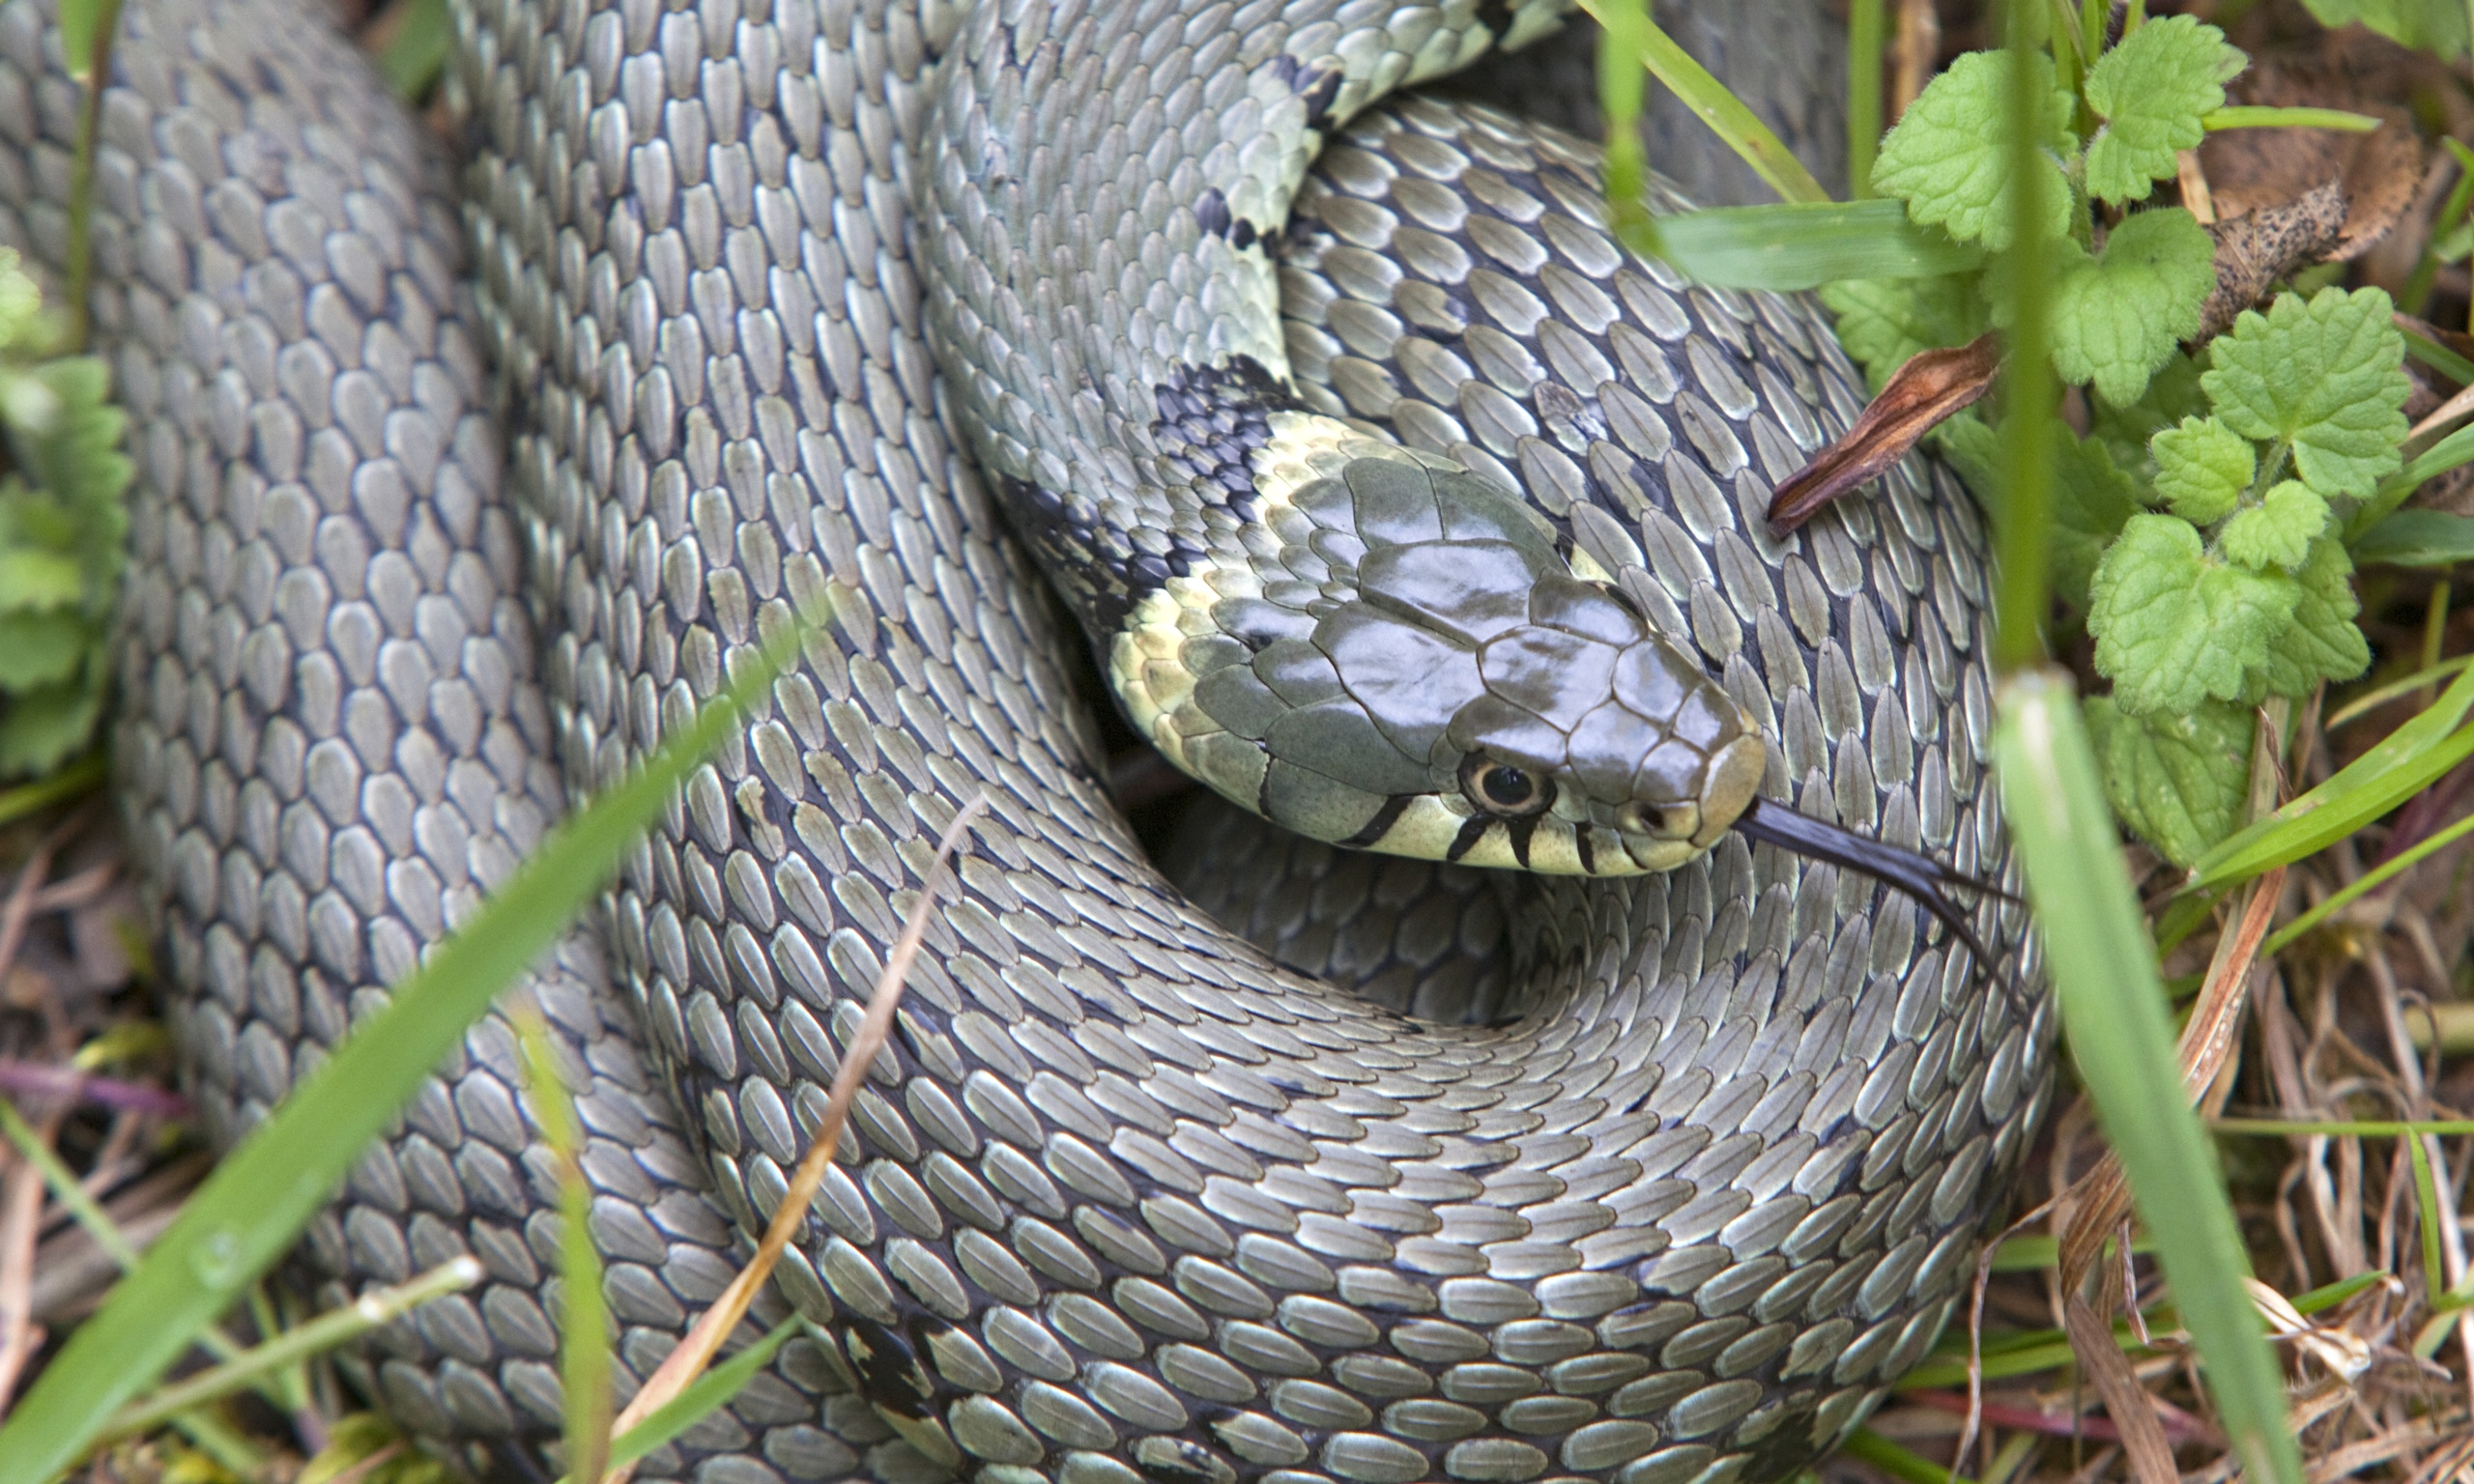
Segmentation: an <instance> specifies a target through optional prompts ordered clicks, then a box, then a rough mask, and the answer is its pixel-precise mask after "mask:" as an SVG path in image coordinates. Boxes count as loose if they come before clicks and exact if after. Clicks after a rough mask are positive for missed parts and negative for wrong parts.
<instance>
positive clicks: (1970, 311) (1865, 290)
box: [1821, 203, 1985, 394]
mask: <svg viewBox="0 0 2474 1484" xmlns="http://www.w3.org/2000/svg"><path fill="white" fill-rule="evenodd" d="M1892 204H1895V203H1892ZM1975 282H1976V280H1975V278H1974V276H1973V275H1965V276H1960V275H1953V276H1951V277H1946V278H1909V279H1886V278H1850V279H1844V280H1842V281H1840V282H1837V283H1830V284H1824V285H1823V286H1822V289H1821V301H1822V302H1823V303H1824V304H1826V305H1827V306H1828V307H1829V310H1830V312H1831V313H1832V314H1835V315H1837V316H1838V343H1839V344H1840V345H1841V346H1843V347H1844V348H1845V349H1846V351H1847V354H1848V356H1849V357H1852V358H1853V359H1854V360H1855V361H1856V363H1857V364H1859V365H1861V366H1862V367H1863V368H1864V379H1865V381H1866V383H1867V384H1868V385H1870V387H1871V389H1872V390H1873V391H1874V392H1875V393H1876V394H1878V393H1879V392H1880V391H1881V389H1882V387H1883V386H1884V385H1886V384H1887V383H1888V381H1889V379H1890V374H1891V373H1892V372H1894V371H1896V370H1897V369H1898V368H1899V367H1901V366H1903V365H1905V364H1907V359H1908V357H1911V356H1913V355H1914V354H1915V353H1916V352H1918V351H1930V350H1937V349H1941V348H1942V347H1945V346H1953V345H1965V344H1967V343H1968V342H1969V341H1971V340H1972V339H1974V338H1975V337H1976V336H1978V335H1980V334H1983V333H1984V329H1985V313H1984V301H1983V300H1982V299H1981V298H1979V297H1978V296H1977V294H1976V292H1975Z"/></svg>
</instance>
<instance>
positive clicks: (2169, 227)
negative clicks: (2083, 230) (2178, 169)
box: [2053, 25, 2216, 407]
mask: <svg viewBox="0 0 2474 1484" xmlns="http://www.w3.org/2000/svg"><path fill="white" fill-rule="evenodd" d="M2153 29H2155V28H2154V26H2152V25H2151V26H2149V27H2148V28H2146V30H2143V31H2141V32H2139V33H2137V34H2139V35H2142V36H2143V35H2145V34H2146V31H2147V30H2153ZM2061 245H2062V246H2063V247H2064V248H2065V249H2066V252H2065V257H2066V258H2067V259H2069V260H2071V261H2069V262H2068V264H2067V266H2066V267H2064V268H2063V270H2062V274H2061V280H2060V282H2059V283H2058V284H2057V286H2056V290H2055V294H2054V305H2053V365H2054V369H2055V370H2056V371H2058V372H2059V373H2061V377H2062V379H2063V380H2064V381H2067V382H2073V383H2077V384H2080V385H2088V384H2093V385H2094V386H2095V388H2096V394H2097V395H2098V396H2100V397H2102V398H2104V399H2105V400H2106V401H2108V402H2110V403H2112V404H2114V406H2116V407H2122V406H2127V405H2128V404H2130V403H2133V402H2136V401H2138V400H2139V398H2140V395H2141V394H2142V393H2143V392H2144V391H2146V390H2147V379H2148V378H2149V377H2150V376H2153V375H2154V374H2155V373H2156V371H2157V368H2159V367H2161V366H2163V365H2164V364H2165V362H2166V361H2167V360H2168V359H2169V358H2170V357H2172V354H2173V349H2174V347H2175V346H2177V345H2179V344H2181V342H2182V341H2184V340H2186V339H2188V338H2190V337H2191V336H2192V335H2195V334H2197V333H2198V332H2199V328H2200V310H2201V307H2202V306H2204V305H2205V304H2206V303H2207V296H2208V293H2209V291H2211V290H2213V289H2214V288H2215V287H2216V243H2215V241H2214V240H2213V239H2212V238H2210V237H2209V236H2208V235H2207V229H2206V228H2205V227H2202V226H2201V225H2200V224H2199V219H2198V218H2197V217H2195V216H2193V215H2192V214H2190V213H2188V212H2186V211H2184V210H2182V209H2181V208H2180V207H2178V206H2176V207H2168V208H2163V209H2160V210H2155V211H2145V212H2140V213H2138V214H2135V215H2131V216H2126V217H2124V218H2122V220H2121V223H2120V224H2119V225H2118V226H2116V227H2114V230H2113V232H2112V234H2111V235H2109V236H2108V237H2107V238H2106V239H2105V246H2104V250H2103V251H2102V252H2100V253H2098V254H2097V255H2096V256H2095V257H2094V258H2092V259H2091V258H2089V257H2088V256H2087V255H2086V253H2084V252H2082V251H2080V250H2079V249H2078V246H2077V244H2076V243H2063V244H2061Z"/></svg>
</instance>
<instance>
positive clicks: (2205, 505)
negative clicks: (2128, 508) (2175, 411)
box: [2147, 417, 2258, 526]
mask: <svg viewBox="0 0 2474 1484" xmlns="http://www.w3.org/2000/svg"><path fill="white" fill-rule="evenodd" d="M2147 446H2148V448H2149V450H2150V451H2151V452H2153V453H2154V454H2155V456H2156V493H2157V495H2158V497H2159V498H2161V499H2163V500H2164V501H2165V503H2166V505H2167V506H2168V507H2169V508H2171V509H2172V512H2173V513H2174V514H2175V515H2178V516H2180V517H2181V518H2182V519H2184V520H2186V521H2188V522H2190V523H2191V524H2192V525H2194V526H2213V525H2215V524H2216V523H2217V522H2219V521H2221V520H2223V519H2225V518H2226V517H2227V516H2229V515H2230V514H2232V513H2233V507H2234V505H2235V504H2236V503H2237V502H2238V501H2240V499H2242V492H2243V491H2244V490H2247V489H2249V488H2250V487H2251V479H2252V476H2253V475H2255V474H2257V473H2258V456H2257V455H2255V454H2254V453H2253V452H2252V451H2251V441H2250V440H2249V439H2247V438H2244V437H2243V436H2242V435H2241V434H2239V433H2236V432H2234V431H2233V430H2232V429H2231V428H2229V427H2227V426H2226V425H2225V424H2224V423H2221V422H2219V421H2217V420H2216V419H2215V418H2213V417H2185V418H2183V419H2182V421H2181V425H2180V426H2179V427H2172V428H2166V429H2163V430H2162V431H2160V432H2158V433H2157V435H2156V436H2155V437H2154V438H2153V439H2150V440H2149V441H2148V445H2147Z"/></svg>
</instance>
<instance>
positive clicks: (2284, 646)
mask: <svg viewBox="0 0 2474 1484" xmlns="http://www.w3.org/2000/svg"><path fill="white" fill-rule="evenodd" d="M2353 575H2354V564H2353V562H2352V560H2351V559H2350V558H2348V557H2346V556H2345V547H2344V546H2342V545H2341V544H2339V543H2338V542H2337V541H2336V540H2335V539H2333V538H2330V537H2322V538H2320V539H2319V540H2316V541H2314V542H2312V543H2311V550H2310V551H2309V553H2308V554H2306V555H2305V557H2303V560H2302V564H2301V566H2300V567H2299V568H2297V569H2296V570H2295V572H2294V574H2293V582H2294V584H2295V585H2296V587H2297V589H2298V591H2297V596H2296V598H2295V601H2294V605H2293V621H2292V623H2291V624H2289V625H2288V626H2287V627H2286V628H2285V629H2283V630H2282V631H2280V632H2279V633H2278V634H2277V635H2276V636H2275V638H2274V639H2273V641H2272V642H2270V644H2269V645H2268V653H2267V658H2266V660H2265V661H2264V663H2262V664H2261V666H2260V667H2259V671H2258V674H2257V675H2256V676H2254V677H2253V680H2254V690H2255V691H2256V692H2258V693H2262V694H2265V695H2269V696H2294V697H2302V696H2308V695H2310V694H2311V692H2312V691H2313V690H2314V689H2315V688H2316V687H2317V685H2318V684H2319V682H2320V681H2322V680H2350V679H2352V678H2353V677H2354V676H2356V675H2359V674H2361V673H2362V672H2363V671H2366V670H2369V669H2370V668H2371V645H2370V644H2369V643H2368V642H2365V641H2364V639H2363V637H2362V630H2360V629H2358V628H2356V627H2354V614H2356V613H2358V612H2360V611H2361V604H2360V603H2359V602H2358V601H2357V600H2356V599H2355V597H2354V585H2353Z"/></svg>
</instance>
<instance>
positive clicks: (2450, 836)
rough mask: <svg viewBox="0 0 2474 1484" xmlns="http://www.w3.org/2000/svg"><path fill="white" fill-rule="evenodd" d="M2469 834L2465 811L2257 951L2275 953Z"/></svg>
mask: <svg viewBox="0 0 2474 1484" xmlns="http://www.w3.org/2000/svg"><path fill="white" fill-rule="evenodd" d="M2469 834H2474V814H2467V815H2466V816H2465V817H2464V818H2462V819H2460V820H2458V821H2457V822H2456V823H2455V824H2452V825H2450V826H2449V827H2448V828H2447V829H2444V830H2441V831H2440V832H2439V833H2437V834H2435V835H2432V836H2430V837H2428V838H2427V839H2424V840H2421V841H2418V842H2415V844H2414V847H2413V848H2412V849H2410V850H2402V851H2400V852H2398V854H2397V855H2396V857H2395V858H2394V859H2392V860H2388V861H2383V862H2381V863H2380V865H2379V868H2378V869H2377V870H2372V871H2367V872H2365V873H2364V874H2363V875H2362V876H2361V877H2360V878H2359V879H2357V880H2354V881H2351V882H2348V883H2347V884H2346V885H2345V889H2344V890H2342V891H2340V892H2337V893H2336V894H2334V895H2333V896H2331V897H2330V898H2329V899H2327V900H2326V901H2323V902H2321V903H2319V905H2317V906H2316V907H2313V908H2312V909H2311V910H2310V911H2308V912H2305V913H2303V914H2302V915H2301V916H2300V917H2297V918H2295V919H2294V920H2293V921H2292V922H2290V923H2287V924H2286V925H2285V926H2284V927H2283V928H2278V929H2277V931H2276V935H2275V936H2273V937H2271V938H2269V939H2268V942H2267V946H2266V947H2265V948H2262V949H2260V950H2259V952H2261V953H2263V954H2274V953H2276V952H2277V951H2278V950H2280V949H2282V948H2284V947H2285V946H2286V945H2287V944H2288V943H2291V942H2292V941H2293V940H2294V939H2296V938H2298V937H2301V936H2302V935H2303V934H2304V933H2306V932H2309V931H2310V930H2311V929H2312V928H2316V927H2318V926H2319V925H2320V924H2321V923H2324V922H2326V921H2327V920H2328V919H2329V918H2330V917H2332V916H2334V915H2335V914H2337V913H2339V912H2342V911H2344V910H2345V907H2346V906H2348V905H2349V904H2351V903H2352V902H2353V900H2354V899H2356V898H2358V897H2360V896H2362V894H2363V893H2365V892H2369V891H2374V890H2376V889H2377V888H2379V887H2380V886H2382V885H2384V884H2385V883H2387V882H2388V881H2390V880H2393V879H2395V878H2396V877H2397V876H2399V875H2401V874H2402V873H2403V872H2405V871H2408V870H2412V869H2413V868H2414V867H2416V866H2418V865H2420V864H2421V863H2422V862H2423V860H2424V858H2425V857H2427V856H2430V855H2433V854H2435V853H2437V852H2439V851H2441V850H2445V849H2447V848H2448V847H2449V846H2450V845H2453V844H2455V843H2457V842H2458V841H2460V840H2461V839H2463V838H2464V837H2465V836H2466V835H2469Z"/></svg>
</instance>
